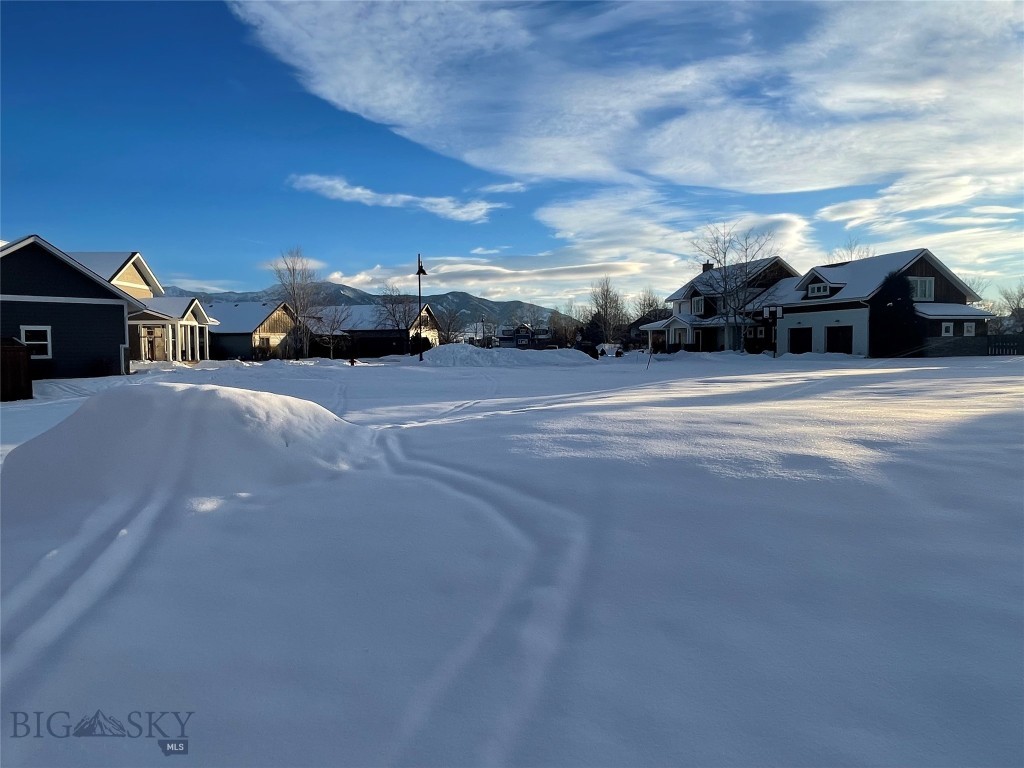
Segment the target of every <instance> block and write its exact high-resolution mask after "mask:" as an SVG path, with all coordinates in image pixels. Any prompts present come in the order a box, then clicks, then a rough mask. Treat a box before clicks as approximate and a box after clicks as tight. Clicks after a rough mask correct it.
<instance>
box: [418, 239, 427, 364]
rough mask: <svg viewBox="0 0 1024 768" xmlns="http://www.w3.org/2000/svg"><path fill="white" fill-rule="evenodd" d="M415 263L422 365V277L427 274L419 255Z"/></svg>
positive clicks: (421, 360) (421, 359)
mask: <svg viewBox="0 0 1024 768" xmlns="http://www.w3.org/2000/svg"><path fill="white" fill-rule="evenodd" d="M416 263H417V266H418V268H417V270H416V291H417V294H418V295H419V300H420V314H419V318H418V323H419V326H420V331H419V348H420V362H421V363H422V362H423V276H424V275H425V274H427V270H425V269H424V268H423V259H422V258H421V257H420V255H419V254H418V253H417V254H416Z"/></svg>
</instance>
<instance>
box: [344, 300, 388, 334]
mask: <svg viewBox="0 0 1024 768" xmlns="http://www.w3.org/2000/svg"><path fill="white" fill-rule="evenodd" d="M379 306H380V305H379V304H352V305H350V306H349V308H348V309H349V316H348V320H346V321H345V330H346V331H375V330H377V329H378V328H379V327H380V324H379V315H378V314H377V312H378V309H379Z"/></svg>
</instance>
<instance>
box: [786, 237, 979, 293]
mask: <svg viewBox="0 0 1024 768" xmlns="http://www.w3.org/2000/svg"><path fill="white" fill-rule="evenodd" d="M920 258H924V259H927V261H928V263H929V264H931V265H932V266H933V267H935V268H936V269H937V270H939V272H941V273H942V274H943V275H944V276H945V277H946V278H947V279H948V280H949V281H950V282H951V283H953V285H955V286H956V287H957V288H958V289H959V290H960V291H962V292H963V293H964V295H966V296H967V300H968V301H978V300H979V299H980V298H981V297H980V296H978V294H977V293H975V292H974V291H972V290H971V289H970V288H969V287H968V286H967V285H966V284H965V283H964V282H963V281H962V280H961V279H960V278H959V277H957V276H956V275H955V274H954V273H953V272H951V271H950V270H949V268H948V267H947V266H946V265H945V264H943V263H942V262H941V261H939V260H938V258H936V256H935V255H934V254H933V253H932V252H931V251H929V250H928V249H927V248H913V249H911V250H909V251H897V252H896V253H883V254H881V255H879V256H870V257H868V258H866V259H857V260H856V261H846V262H843V263H842V264H822V265H820V266H817V267H813V268H812V269H810V270H808V271H807V274H805V275H804V276H803V277H801V278H799V279H796V280H791V279H787V280H782V281H779V282H778V283H776V284H775V285H774V286H773V287H772V289H771V293H772V295H771V301H772V302H773V303H776V304H784V305H785V304H801V305H812V304H816V303H820V304H826V303H827V304H834V303H836V302H839V301H863V300H866V299H869V298H871V297H872V296H874V295H875V293H877V292H878V289H879V288H881V287H882V283H883V282H884V280H885V278H886V277H887V276H888V275H889V274H890V273H892V272H902V271H903V270H905V269H907V268H908V267H909V266H910V265H911V264H913V263H914V262H915V261H917V260H918V259H920ZM815 278H817V279H818V280H820V281H822V282H825V283H828V284H829V285H831V286H833V287H835V288H839V290H838V291H837V292H836V293H834V294H832V295H831V296H829V297H827V298H821V299H808V298H805V296H806V293H805V291H806V289H807V286H808V285H810V284H811V283H813V282H815Z"/></svg>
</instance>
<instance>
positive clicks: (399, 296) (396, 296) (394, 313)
mask: <svg viewBox="0 0 1024 768" xmlns="http://www.w3.org/2000/svg"><path fill="white" fill-rule="evenodd" d="M418 316H419V305H418V304H417V303H416V297H415V296H408V295H406V294H404V293H402V289H401V288H399V287H398V286H397V285H395V284H394V283H392V282H391V281H390V280H385V281H384V282H383V283H382V284H381V286H380V298H379V299H378V304H377V327H378V328H395V329H401V330H403V331H405V333H404V334H403V339H404V342H403V350H402V351H403V352H408V351H409V329H410V328H411V327H412V324H413V323H414V322H416V318H417V317H418Z"/></svg>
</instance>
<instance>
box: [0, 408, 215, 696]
mask: <svg viewBox="0 0 1024 768" xmlns="http://www.w3.org/2000/svg"><path fill="white" fill-rule="evenodd" d="M199 426H200V425H199V423H198V419H197V417H196V415H194V414H193V415H192V416H191V418H190V419H189V421H188V422H186V423H184V424H182V425H181V428H180V429H179V430H177V432H176V436H177V439H176V440H175V441H173V444H172V445H171V446H170V455H173V456H184V455H185V451H187V449H188V445H189V443H190V438H191V437H192V436H193V435H194V434H196V433H197V430H198V427H199ZM185 474H186V467H185V466H184V465H179V466H178V468H177V471H176V472H174V473H173V474H171V475H170V476H167V477H165V478H164V481H163V482H162V483H161V484H159V485H157V486H156V488H154V489H153V491H152V492H151V493H150V494H149V495H148V502H147V503H146V504H145V505H144V506H143V507H142V509H140V510H139V511H138V512H137V513H134V514H132V513H131V512H130V509H131V507H129V512H128V513H127V514H126V515H124V516H122V517H121V518H120V524H119V525H117V526H116V527H117V533H116V534H113V537H112V538H111V537H110V534H111V533H112V532H113V526H111V527H108V528H106V529H105V530H104V531H102V532H101V533H100V534H99V535H92V534H82V538H81V539H80V540H79V539H78V535H76V536H75V537H73V538H72V540H71V542H69V544H70V545H71V547H72V549H73V550H75V551H77V552H78V553H79V556H78V557H76V558H69V561H68V563H67V564H66V565H65V567H64V568H62V569H60V571H59V572H58V573H57V574H55V576H59V577H63V578H62V579H61V582H62V584H61V586H63V587H64V591H63V593H62V594H61V595H60V596H59V597H58V598H56V599H55V600H54V601H53V603H52V604H49V605H46V604H41V605H37V609H36V611H35V616H32V617H30V618H29V619H28V621H29V622H31V623H29V624H28V626H27V627H26V628H25V629H24V630H23V631H21V632H20V633H17V634H16V635H15V636H13V637H11V638H10V639H9V641H8V642H9V647H8V648H7V649H5V653H4V664H3V669H2V673H0V685H3V686H4V687H8V686H10V685H11V684H12V682H14V681H15V680H17V679H18V678H20V677H21V676H22V675H23V674H24V673H25V672H26V671H28V670H29V669H30V668H31V666H32V664H33V663H34V662H35V661H36V659H38V658H39V656H41V655H42V654H43V653H44V652H45V651H47V650H48V649H49V648H50V647H51V646H52V645H54V644H55V643H58V642H59V641H60V640H61V639H62V638H63V637H64V636H65V635H66V634H67V633H68V632H69V631H71V630H72V628H73V627H74V625H75V624H76V623H77V622H78V620H79V619H80V618H81V617H82V616H84V615H85V614H86V613H87V612H88V611H89V610H90V609H91V608H93V606H95V605H96V604H97V603H98V602H99V601H100V600H102V599H103V598H104V597H105V596H106V595H107V594H109V593H110V591H111V590H112V589H113V588H114V586H115V585H116V584H117V583H118V582H119V581H121V579H122V578H123V577H124V576H125V575H126V574H127V573H128V571H129V569H130V568H131V565H132V563H134V562H135V560H136V558H137V557H138V555H139V553H140V552H142V550H143V549H144V548H145V547H146V545H147V544H148V543H149V542H150V541H151V540H152V538H153V533H154V530H155V529H156V527H157V525H158V523H159V521H160V520H161V518H163V517H164V516H165V514H166V512H167V511H168V509H170V506H171V503H172V502H173V500H174V498H175V491H176V488H177V486H178V484H179V482H180V481H181V480H182V479H183V478H184V477H185ZM104 514H105V513H101V517H102V516H104ZM83 528H84V526H83ZM83 528H80V529H79V531H80V534H81V532H82V530H83ZM103 541H106V542H107V543H106V546H105V547H103V548H102V550H99V545H101V544H102V543H103ZM35 573H36V571H33V572H31V573H30V575H29V577H28V582H29V583H27V584H25V586H24V587H23V589H24V592H23V594H24V597H22V598H21V600H22V601H23V602H22V607H24V606H26V605H28V604H29V603H32V602H35V603H37V604H38V603H40V602H41V601H40V600H38V599H37V598H39V597H41V596H42V595H43V594H44V593H45V592H47V591H50V590H51V589H53V588H52V587H51V586H48V585H50V584H51V582H53V579H50V578H47V579H45V582H44V579H43V577H42V576H35ZM23 583H24V582H23ZM64 585H66V586H64ZM21 587H22V584H18V585H17V586H16V587H15V590H17V589H18V588H21ZM15 590H12V592H13V591H15ZM5 623H6V622H5Z"/></svg>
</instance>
